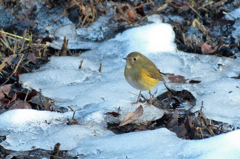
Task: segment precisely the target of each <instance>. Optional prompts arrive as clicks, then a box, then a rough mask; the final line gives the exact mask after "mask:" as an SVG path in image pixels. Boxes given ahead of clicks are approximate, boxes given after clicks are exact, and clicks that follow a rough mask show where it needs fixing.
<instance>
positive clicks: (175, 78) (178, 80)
mask: <svg viewBox="0 0 240 159" xmlns="http://www.w3.org/2000/svg"><path fill="white" fill-rule="evenodd" d="M166 74H167V76H168V79H169V80H170V81H171V83H185V82H186V79H185V77H184V76H181V75H174V74H171V73H166Z"/></svg>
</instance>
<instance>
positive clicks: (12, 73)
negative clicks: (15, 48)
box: [1, 54, 24, 86]
mask: <svg viewBox="0 0 240 159" xmlns="http://www.w3.org/2000/svg"><path fill="white" fill-rule="evenodd" d="M23 56H24V54H22V57H21V58H20V60H19V61H18V64H17V66H16V68H15V70H14V71H13V73H12V74H11V75H10V76H9V78H8V79H7V80H6V81H5V82H4V83H3V84H2V85H1V86H3V85H4V84H6V83H7V82H8V81H9V79H10V78H11V77H12V76H13V75H14V73H15V72H16V71H17V69H18V66H19V64H20V63H21V61H22V58H23Z"/></svg>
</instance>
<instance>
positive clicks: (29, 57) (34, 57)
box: [27, 53, 37, 64]
mask: <svg viewBox="0 0 240 159" xmlns="http://www.w3.org/2000/svg"><path fill="white" fill-rule="evenodd" d="M27 59H28V60H29V61H31V62H32V63H34V64H37V57H36V56H35V54H34V53H31V54H29V55H28V56H27Z"/></svg>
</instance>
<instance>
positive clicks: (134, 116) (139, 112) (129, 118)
mask: <svg viewBox="0 0 240 159" xmlns="http://www.w3.org/2000/svg"><path fill="white" fill-rule="evenodd" d="M142 115H143V107H142V105H140V106H139V107H138V108H137V109H136V110H135V111H134V112H131V113H129V114H128V115H126V117H125V118H124V119H123V121H122V122H121V123H120V125H119V126H124V125H126V124H128V123H132V122H134V121H135V120H137V119H138V118H140V117H141V116H142Z"/></svg>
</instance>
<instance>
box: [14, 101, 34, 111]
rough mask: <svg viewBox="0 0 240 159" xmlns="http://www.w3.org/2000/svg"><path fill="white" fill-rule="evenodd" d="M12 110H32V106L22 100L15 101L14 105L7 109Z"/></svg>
mask: <svg viewBox="0 0 240 159" xmlns="http://www.w3.org/2000/svg"><path fill="white" fill-rule="evenodd" d="M13 109H32V106H31V105H30V104H29V103H27V102H26V101H24V100H16V101H15V103H14V104H13V105H12V106H11V107H10V108H9V110H13Z"/></svg>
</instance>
